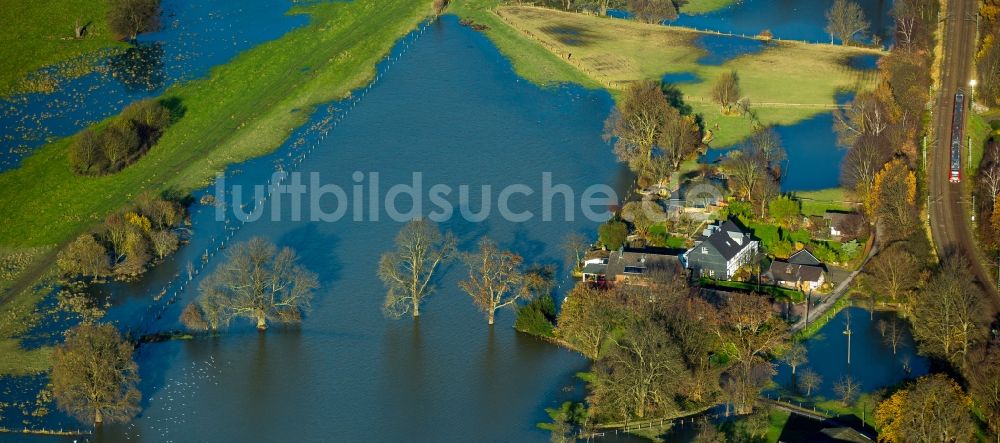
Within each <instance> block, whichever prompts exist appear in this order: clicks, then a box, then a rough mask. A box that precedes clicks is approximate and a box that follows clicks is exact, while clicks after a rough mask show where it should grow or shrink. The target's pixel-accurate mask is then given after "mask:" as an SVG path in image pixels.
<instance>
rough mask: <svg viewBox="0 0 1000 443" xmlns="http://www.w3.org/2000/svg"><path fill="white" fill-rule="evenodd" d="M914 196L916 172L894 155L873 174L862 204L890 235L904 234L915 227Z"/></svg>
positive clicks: (907, 233) (898, 236)
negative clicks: (892, 158)
mask: <svg viewBox="0 0 1000 443" xmlns="http://www.w3.org/2000/svg"><path fill="white" fill-rule="evenodd" d="M916 200H917V176H916V173H914V172H913V170H912V169H910V167H909V166H907V165H906V164H905V163H904V162H903V161H902V160H901V159H898V158H897V159H894V160H892V161H890V162H889V163H886V164H885V166H884V167H883V168H882V170H881V171H879V173H878V174H876V175H875V181H874V183H873V184H872V189H871V192H870V193H869V195H868V199H867V200H866V201H865V208H866V210H867V211H868V214H869V216H870V217H872V218H873V219H875V220H877V221H878V222H879V223H881V225H882V226H883V228H884V229H885V231H886V233H887V234H888V235H889V236H890V237H891V238H904V237H907V236H909V235H910V233H912V232H913V230H914V229H916V225H917V213H916Z"/></svg>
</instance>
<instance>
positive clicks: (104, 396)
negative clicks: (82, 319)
mask: <svg viewBox="0 0 1000 443" xmlns="http://www.w3.org/2000/svg"><path fill="white" fill-rule="evenodd" d="M132 349H133V346H132V343H129V342H127V341H125V340H122V338H121V336H120V335H119V334H118V330H117V329H115V327H114V326H112V325H108V324H105V325H93V324H83V325H80V326H77V327H75V328H73V329H70V330H69V331H68V332H67V333H66V341H65V342H63V343H62V344H60V345H59V346H56V349H55V351H54V352H53V353H52V377H51V380H52V395H53V396H54V397H55V399H56V404H57V405H58V406H59V409H61V410H63V411H65V412H66V413H68V414H70V415H72V416H74V417H76V418H77V419H78V420H80V421H81V422H85V423H86V422H89V421H91V420H92V421H93V423H95V424H100V423H104V422H110V423H115V422H126V421H129V420H131V419H132V417H135V416H136V414H138V413H139V410H140V406H139V401H140V400H141V398H142V396H141V394H140V393H139V389H138V388H137V387H136V385H137V384H138V383H139V372H138V367H137V366H136V364H135V361H133V360H132Z"/></svg>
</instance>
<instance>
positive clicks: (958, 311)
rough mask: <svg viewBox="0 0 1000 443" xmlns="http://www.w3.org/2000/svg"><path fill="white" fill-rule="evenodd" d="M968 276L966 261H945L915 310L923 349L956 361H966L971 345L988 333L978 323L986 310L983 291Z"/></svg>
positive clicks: (915, 330) (915, 327) (916, 329)
mask: <svg viewBox="0 0 1000 443" xmlns="http://www.w3.org/2000/svg"><path fill="white" fill-rule="evenodd" d="M968 275H969V269H968V264H967V263H966V262H965V261H964V260H962V259H959V258H951V259H948V260H946V261H945V263H944V266H942V268H941V270H940V271H939V272H938V273H937V274H935V275H934V276H933V277H932V278H931V279H930V281H929V282H928V283H927V287H926V288H925V289H924V291H923V292H921V293H920V294H919V295H917V297H916V303H915V306H914V309H913V335H914V337H915V338H916V339H917V341H918V343H919V344H920V350H921V351H922V352H925V353H927V354H930V355H933V356H935V357H939V358H943V359H946V360H948V361H950V362H952V363H955V364H961V363H964V362H965V359H966V357H967V356H968V351H969V348H970V347H971V346H972V344H973V343H974V342H976V341H978V340H980V339H981V338H983V336H984V334H985V331H983V330H982V329H981V328H980V326H979V325H980V324H983V323H984V322H983V321H982V320H983V315H984V312H985V311H986V309H984V304H983V299H982V294H981V293H980V292H979V289H978V288H977V287H976V286H975V285H974V284H973V283H972V281H971V280H970V279H969V278H968Z"/></svg>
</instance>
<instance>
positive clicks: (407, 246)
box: [378, 219, 456, 318]
mask: <svg viewBox="0 0 1000 443" xmlns="http://www.w3.org/2000/svg"><path fill="white" fill-rule="evenodd" d="M455 253H456V240H455V236H454V235H452V234H451V233H447V234H445V235H442V234H441V231H440V230H439V229H438V227H437V226H436V225H434V224H433V223H432V222H430V221H426V220H422V219H417V220H413V221H411V222H409V223H407V224H406V225H405V226H403V229H401V230H400V231H399V234H398V235H396V250H395V251H391V252H386V253H385V254H382V258H381V260H379V264H378V276H379V278H381V279H382V282H383V283H385V286H386V295H385V302H384V303H383V304H382V310H383V312H385V314H386V315H387V316H389V317H393V318H399V317H402V316H403V315H405V314H406V313H407V312H410V313H412V314H413V316H414V317H419V316H420V303H421V302H422V301H423V299H424V297H426V296H428V295H430V294H431V293H433V292H434V289H435V288H434V286H433V285H432V280H433V278H434V272H435V271H436V270H437V268H438V266H440V265H442V264H444V263H446V262H448V261H449V260H451V259H452V258H453V257H454V256H455Z"/></svg>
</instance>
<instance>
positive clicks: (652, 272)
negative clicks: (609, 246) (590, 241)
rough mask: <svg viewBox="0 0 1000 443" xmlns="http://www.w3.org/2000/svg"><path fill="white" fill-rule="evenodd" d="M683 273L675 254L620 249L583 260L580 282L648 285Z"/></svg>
mask: <svg viewBox="0 0 1000 443" xmlns="http://www.w3.org/2000/svg"><path fill="white" fill-rule="evenodd" d="M683 272H684V267H683V266H681V262H680V259H679V258H678V257H677V256H676V255H669V254H664V253H661V252H659V251H652V250H645V249H633V250H626V249H620V250H618V251H611V253H610V254H608V256H607V257H596V258H592V259H590V260H586V261H584V264H583V281H585V282H595V283H616V284H617V283H623V284H628V285H648V284H649V283H650V282H657V281H667V280H669V279H672V278H674V276H676V275H680V274H682V273H683Z"/></svg>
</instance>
